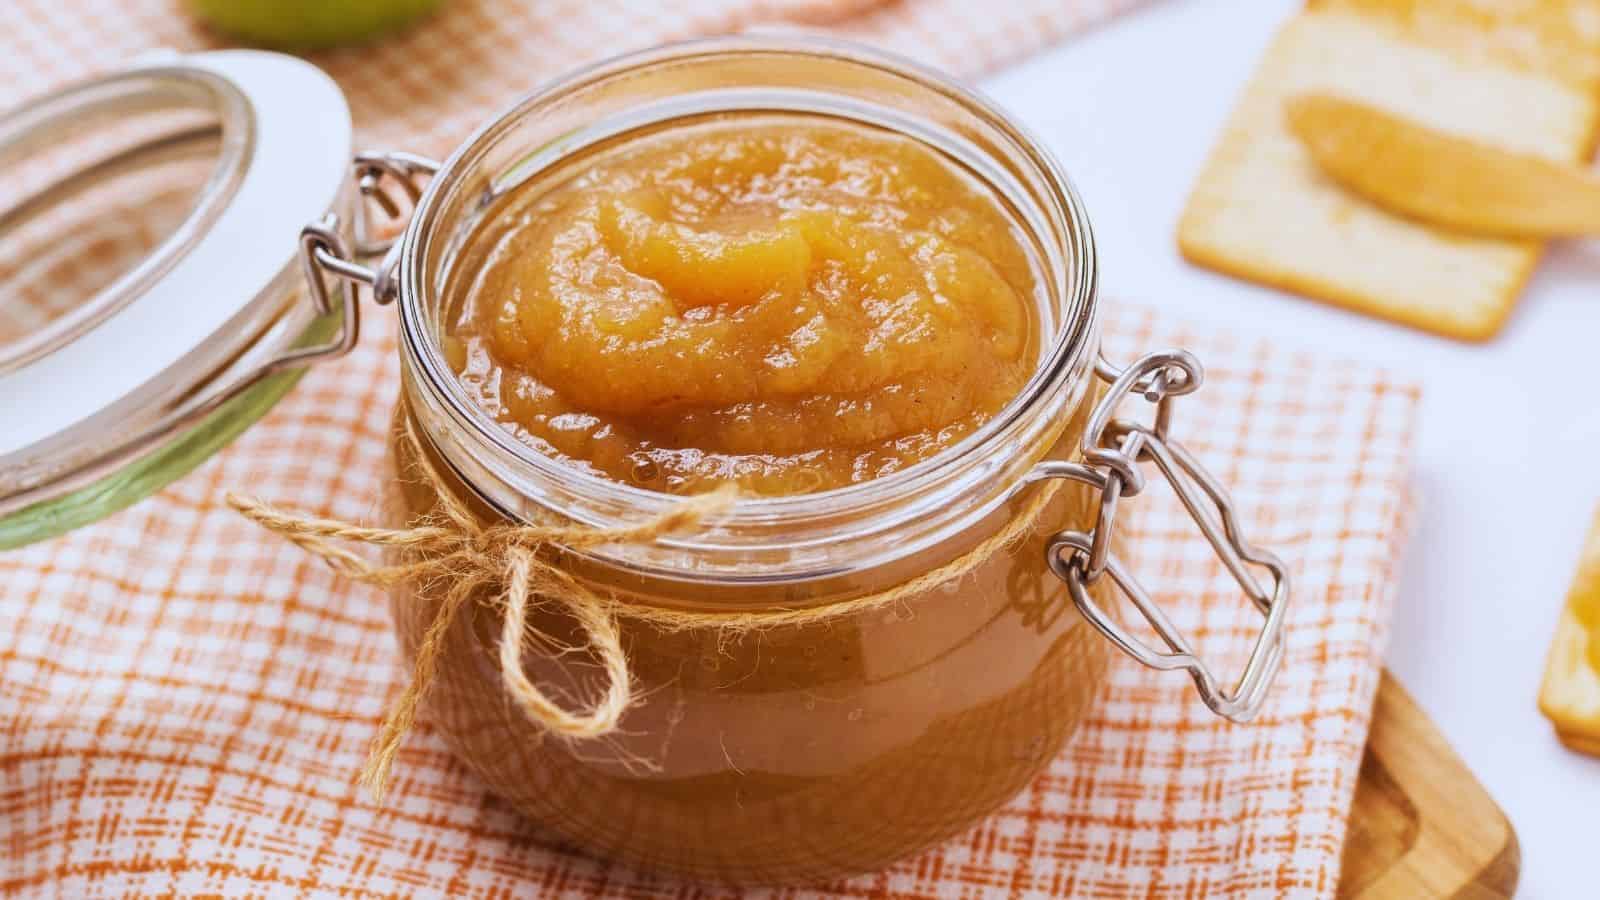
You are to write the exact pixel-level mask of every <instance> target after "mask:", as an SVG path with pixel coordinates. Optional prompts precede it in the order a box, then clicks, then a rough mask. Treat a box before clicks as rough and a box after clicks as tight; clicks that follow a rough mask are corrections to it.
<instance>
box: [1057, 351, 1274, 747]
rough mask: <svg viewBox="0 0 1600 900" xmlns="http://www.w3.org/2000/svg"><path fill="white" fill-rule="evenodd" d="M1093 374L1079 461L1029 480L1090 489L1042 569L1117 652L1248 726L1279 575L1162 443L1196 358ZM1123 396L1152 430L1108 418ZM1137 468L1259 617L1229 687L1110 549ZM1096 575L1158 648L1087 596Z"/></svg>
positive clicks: (1221, 502) (1259, 688)
mask: <svg viewBox="0 0 1600 900" xmlns="http://www.w3.org/2000/svg"><path fill="white" fill-rule="evenodd" d="M1095 375H1096V376H1098V377H1099V378H1100V379H1101V380H1102V381H1104V382H1106V383H1107V384H1109V385H1110V387H1109V389H1108V390H1107V391H1106V394H1105V396H1104V397H1102V398H1101V399H1100V402H1099V403H1098V404H1097V405H1096V406H1095V408H1094V410H1093V412H1092V414H1091V415H1090V417H1089V422H1088V425H1087V427H1086V428H1085V430H1084V435H1083V441H1082V453H1083V460H1084V461H1083V462H1081V463H1079V462H1066V461H1049V462H1045V463H1041V464H1040V465H1039V466H1037V467H1035V469H1034V472H1033V474H1032V476H1031V477H1030V480H1031V481H1040V480H1044V479H1046V478H1067V479H1071V480H1073V481H1080V482H1083V483H1084V484H1087V485H1089V486H1091V487H1093V488H1095V489H1096V490H1098V491H1100V506H1099V512H1098V514H1097V516H1096V518H1095V523H1094V526H1093V527H1092V528H1090V529H1089V531H1087V532H1082V531H1061V532H1058V533H1057V534H1055V535H1054V536H1053V537H1051V539H1050V541H1049V543H1048V544H1046V546H1045V555H1046V560H1047V561H1048V562H1049V564H1050V569H1051V571H1053V572H1055V574H1056V576H1057V577H1059V578H1060V579H1061V580H1063V581H1065V582H1066V583H1067V589H1068V592H1069V593H1070V594H1071V596H1072V602H1073V605H1075V606H1076V607H1077V608H1078V611H1079V612H1081V613H1082V614H1083V616H1084V618H1086V619H1088V620H1089V623H1090V624H1091V625H1093V626H1094V627H1095V628H1096V629H1098V630H1099V631H1100V633H1101V634H1103V635H1105V636H1106V637H1107V638H1108V639H1109V640H1110V641H1111V642H1112V643H1114V644H1116V645H1117V646H1118V647H1120V648H1122V650H1123V651H1124V652H1125V653H1127V654H1128V655H1129V656H1132V657H1133V658H1134V659H1136V660H1138V661H1139V662H1141V663H1143V664H1144V665H1146V666H1149V667H1151V668H1153V669H1164V670H1170V669H1183V670H1186V671H1187V672H1188V673H1189V675H1190V677H1191V678H1193V679H1194V683H1195V688H1196V689H1197V690H1198V691H1199V693H1200V698H1201V699H1202V700H1203V701H1205V704H1206V706H1208V707H1210V708H1211V710H1212V712H1215V713H1216V714H1217V715H1220V716H1222V717H1224V718H1226V719H1229V720H1231V721H1234V722H1245V721H1249V720H1250V719H1251V718H1253V717H1254V716H1255V715H1256V713H1257V712H1259V711H1260V709H1261V704H1262V702H1263V701H1264V700H1265V698H1266V693H1267V689H1268V688H1269V687H1270V686H1271V684H1272V680H1273V678H1274V677H1275V676H1276V675H1277V672H1278V667H1279V665H1280V663H1281V662H1282V660H1283V626H1284V621H1285V619H1284V617H1285V613H1286V610H1287V607H1288V603H1289V571H1288V568H1287V567H1286V566H1285V565H1284V564H1283V562H1282V561H1281V560H1280V559H1278V557H1277V556H1275V555H1273V554H1272V553H1270V552H1268V551H1266V550H1263V549H1261V548H1259V547H1256V546H1254V545H1252V544H1250V543H1249V542H1248V541H1246V540H1245V538H1244V536H1243V535H1242V534H1241V533H1240V530H1239V522H1238V519H1237V517H1236V516H1235V510H1234V505H1233V500H1232V499H1231V498H1230V497H1229V496H1228V492H1227V490H1226V489H1225V488H1223V486H1222V485H1221V483H1220V482H1218V481H1217V479H1216V478H1215V477H1214V476H1213V475H1212V474H1211V473H1210V472H1208V471H1206V469H1205V468H1204V467H1203V466H1202V465H1200V462H1199V461H1198V460H1196V459H1195V458H1194V456H1192V455H1191V454H1190V453H1189V452H1188V451H1187V450H1185V449H1184V448H1183V446H1182V445H1181V444H1179V443H1178V442H1176V441H1174V440H1173V439H1172V438H1171V437H1170V436H1169V432H1170V430H1171V426H1172V400H1173V398H1175V397H1181V396H1183V395H1184V394H1190V393H1193V392H1194V391H1195V390H1197V389H1198V388H1199V387H1200V384H1201V382H1202V380H1203V379H1204V370H1203V369H1202V368H1201V366H1200V361H1199V360H1198V359H1196V358H1195V357H1194V355H1193V354H1191V353H1189V352H1187V351H1184V350H1167V351H1161V352H1156V353H1149V354H1146V355H1145V356H1143V357H1140V358H1139V359H1138V360H1137V361H1136V362H1134V364H1133V365H1131V366H1129V367H1128V368H1126V369H1123V370H1122V371H1120V372H1119V371H1117V369H1116V368H1115V367H1113V366H1111V365H1110V364H1109V363H1107V362H1106V361H1105V359H1104V358H1103V357H1102V358H1101V359H1100V360H1099V361H1098V362H1097V363H1096V364H1095ZM1130 394H1139V395H1142V396H1143V397H1144V398H1145V399H1146V400H1148V401H1149V402H1151V403H1153V404H1155V418H1154V421H1153V423H1152V424H1150V425H1145V424H1143V423H1141V422H1138V421H1134V420H1132V419H1125V418H1118V417H1117V415H1116V413H1117V409H1118V407H1119V406H1121V404H1122V402H1123V401H1124V400H1125V399H1126V398H1127V397H1128V396H1129V395H1130ZM1144 462H1153V463H1155V465H1156V468H1157V469H1158V470H1160V472H1161V474H1162V475H1163V476H1164V477H1165V478H1166V480H1167V483H1169V484H1171V485H1172V488H1173V490H1174V491H1175V492H1176V493H1177V495H1178V499H1179V500H1180V501H1182V503H1183V506H1184V508H1185V509H1186V510H1188V512H1189V516H1190V518H1192V519H1193V520H1194V523H1195V525H1196V526H1198V527H1199V529H1200V533H1201V534H1203V535H1204V536H1205V538H1206V540H1207V542H1209V543H1210V544H1211V547H1212V549H1213V550H1214V551H1215V552H1216V554H1217V556H1218V558H1219V559H1221V560H1222V563H1223V566H1224V567H1226V568H1227V570H1228V572H1229V573H1230V574H1231V575H1233V577H1234V580H1235V581H1237V582H1238V584H1239V587H1240V589H1241V590H1242V591H1243V592H1244V594H1245V596H1246V597H1248V598H1249V599H1250V601H1251V603H1253V604H1254V605H1255V607H1256V609H1257V610H1259V611H1260V612H1261V615H1262V617H1263V622H1262V626H1261V632H1260V634H1259V635H1258V636H1257V638H1256V643H1255V647H1254V648H1253V649H1252V650H1251V652H1250V658H1249V660H1248V662H1246V664H1245V668H1244V672H1243V674H1242V675H1241V676H1240V678H1239V681H1238V683H1237V684H1235V685H1234V686H1233V688H1231V689H1229V688H1226V687H1224V686H1223V684H1222V683H1221V682H1219V681H1218V679H1217V677H1216V675H1215V674H1214V673H1213V672H1212V670H1211V668H1210V667H1209V666H1208V665H1206V663H1205V662H1204V661H1203V660H1201V659H1200V657H1199V656H1198V655H1197V654H1196V653H1195V651H1194V648H1193V647H1192V646H1191V645H1190V644H1189V642H1188V640H1187V639H1186V638H1185V637H1184V636H1183V634H1182V633H1181V632H1179V631H1178V629H1177V628H1176V627H1175V626H1174V625H1173V624H1172V621H1171V620H1170V619H1168V618H1167V616H1166V614H1165V613H1164V612H1162V610H1161V607H1160V606H1159V605H1157V604H1156V602H1155V600H1154V599H1153V598H1151V596H1150V594H1149V593H1148V592H1147V591H1146V590H1145V589H1144V588H1143V586H1141V585H1140V584H1139V581H1138V579H1137V578H1136V577H1134V575H1133V574H1132V573H1131V572H1130V571H1128V569H1127V567H1126V566H1124V565H1123V563H1122V562H1121V561H1120V560H1118V559H1117V558H1116V556H1115V555H1113V554H1112V552H1111V534H1112V533H1113V530H1114V529H1115V527H1116V521H1117V511H1118V509H1119V506H1120V504H1121V501H1122V500H1123V499H1124V498H1126V497H1134V496H1137V495H1138V494H1139V493H1140V492H1141V491H1143V490H1144V487H1145V478H1144V473H1143V472H1142V471H1141V470H1140V463H1144ZM1251 566H1258V567H1261V568H1264V569H1266V570H1267V572H1268V574H1269V575H1270V576H1271V578H1272V586H1271V589H1270V590H1267V589H1265V588H1263V587H1262V585H1261V583H1260V582H1259V581H1258V580H1257V579H1256V576H1255V574H1254V573H1253V572H1252V571H1251ZM1106 575H1109V576H1110V577H1111V581H1112V583H1113V584H1114V585H1116V587H1117V589H1118V590H1119V591H1121V592H1122V594H1123V595H1124V596H1126V597H1127V598H1128V599H1129V600H1130V601H1132V603H1133V605H1134V608H1136V609H1137V610H1138V611H1139V613H1140V614H1141V615H1142V616H1144V618H1145V621H1147V622H1149V623H1150V627H1151V628H1153V629H1154V630H1155V632H1156V634H1157V635H1158V636H1160V638H1161V640H1162V642H1163V643H1164V644H1165V645H1166V649H1157V648H1154V647H1151V646H1150V645H1149V644H1148V643H1146V642H1145V641H1144V640H1142V639H1140V638H1138V637H1135V636H1134V635H1133V634H1131V633H1130V632H1129V631H1128V630H1127V629H1126V628H1124V627H1123V625H1122V623H1121V622H1119V621H1118V620H1117V618H1116V617H1115V616H1113V615H1111V614H1110V613H1108V612H1107V611H1106V610H1105V609H1104V608H1102V607H1101V606H1100V604H1099V603H1098V602H1096V600H1095V598H1094V597H1093V596H1091V595H1090V593H1089V590H1088V589H1089V586H1090V585H1092V584H1094V583H1095V582H1096V581H1098V580H1099V579H1100V578H1102V577H1104V576H1106Z"/></svg>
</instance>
